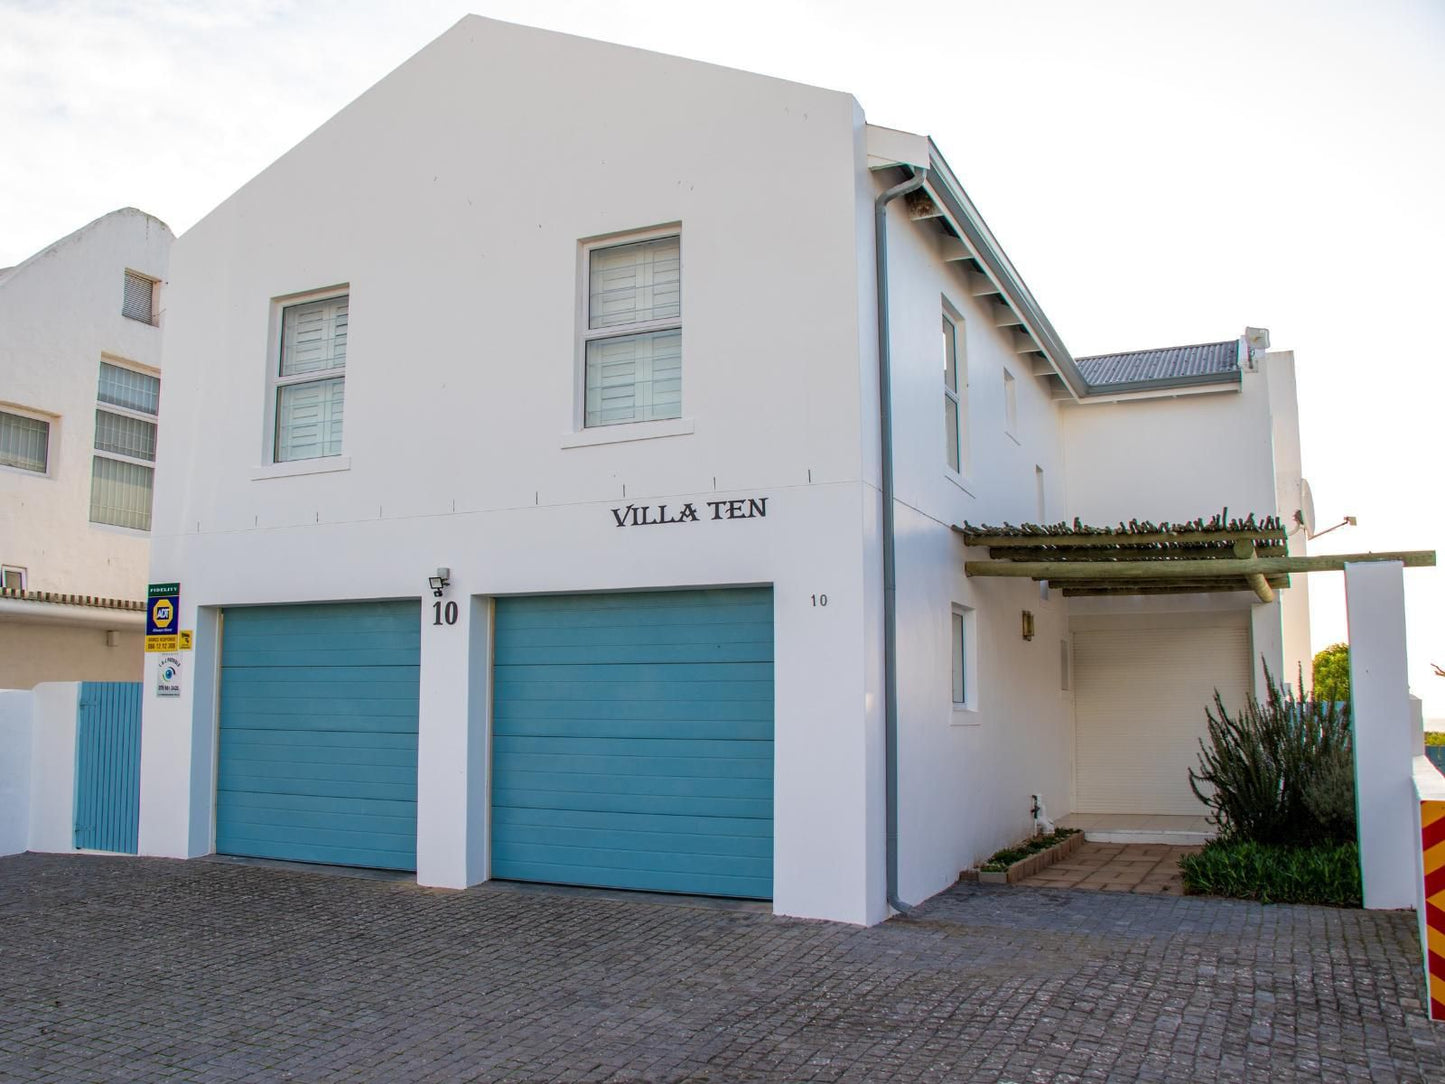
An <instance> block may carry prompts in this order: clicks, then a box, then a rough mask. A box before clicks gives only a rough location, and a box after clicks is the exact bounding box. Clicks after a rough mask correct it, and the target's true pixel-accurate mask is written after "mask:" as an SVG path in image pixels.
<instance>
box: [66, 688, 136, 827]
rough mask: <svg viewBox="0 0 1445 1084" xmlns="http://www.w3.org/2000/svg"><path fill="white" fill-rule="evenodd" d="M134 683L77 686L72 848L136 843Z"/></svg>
mask: <svg viewBox="0 0 1445 1084" xmlns="http://www.w3.org/2000/svg"><path fill="white" fill-rule="evenodd" d="M140 688H141V687H140V682H138V681H83V682H81V683H80V702H79V706H78V708H77V711H76V718H75V846H76V849H77V850H91V851H116V852H119V853H121V854H135V853H136V852H137V851H138V850H139V842H140Z"/></svg>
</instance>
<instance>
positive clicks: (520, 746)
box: [492, 734, 773, 766]
mask: <svg viewBox="0 0 1445 1084" xmlns="http://www.w3.org/2000/svg"><path fill="white" fill-rule="evenodd" d="M492 752H493V755H494V756H503V755H507V756H528V755H531V756H556V755H559V754H562V753H564V752H565V753H566V754H570V755H573V756H577V757H589V756H597V757H647V758H653V757H674V758H675V757H677V756H678V755H679V754H683V755H685V756H687V757H688V758H690V759H692V760H699V761H704V762H705V761H706V760H708V759H710V758H713V757H722V758H746V759H752V760H756V761H759V762H760V763H761V764H763V765H764V766H767V765H771V764H772V761H773V743H772V742H771V741H768V740H766V739H763V740H759V741H745V740H740V739H739V740H710V739H707V738H694V737H691V736H689V739H688V740H686V741H679V740H676V735H673V736H671V737H667V738H639V737H630V736H629V737H606V736H600V735H586V736H581V735H578V736H573V737H568V738H566V739H560V738H557V737H554V736H550V735H530V734H507V735H505V736H500V737H497V738H496V739H494V740H493V742H492Z"/></svg>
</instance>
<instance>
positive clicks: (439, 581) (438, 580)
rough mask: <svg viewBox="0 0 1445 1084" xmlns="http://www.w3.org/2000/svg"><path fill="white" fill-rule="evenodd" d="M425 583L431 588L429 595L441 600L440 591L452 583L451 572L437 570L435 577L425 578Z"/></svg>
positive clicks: (449, 570)
mask: <svg viewBox="0 0 1445 1084" xmlns="http://www.w3.org/2000/svg"><path fill="white" fill-rule="evenodd" d="M426 582H427V586H429V587H430V588H431V593H432V594H433V595H435V596H436V597H437V598H441V597H442V591H443V590H445V589H446V588H447V587H448V586H449V585H450V584H451V582H452V570H451V569H449V568H439V569H437V574H436V575H435V576H428V577H427V578H426Z"/></svg>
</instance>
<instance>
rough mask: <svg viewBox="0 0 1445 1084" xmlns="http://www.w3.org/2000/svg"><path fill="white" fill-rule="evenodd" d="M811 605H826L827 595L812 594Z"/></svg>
mask: <svg viewBox="0 0 1445 1084" xmlns="http://www.w3.org/2000/svg"><path fill="white" fill-rule="evenodd" d="M813 605H814V606H826V605H828V596H827V595H814V596H813Z"/></svg>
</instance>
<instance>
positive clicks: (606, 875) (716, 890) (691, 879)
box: [506, 854, 772, 899]
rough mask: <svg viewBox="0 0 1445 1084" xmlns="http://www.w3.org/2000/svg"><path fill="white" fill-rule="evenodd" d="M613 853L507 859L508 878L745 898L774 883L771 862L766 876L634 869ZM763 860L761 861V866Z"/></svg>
mask: <svg viewBox="0 0 1445 1084" xmlns="http://www.w3.org/2000/svg"><path fill="white" fill-rule="evenodd" d="M611 857H612V856H610V855H601V856H598V859H597V863H598V864H596V865H586V864H583V863H581V862H579V861H578V860H577V858H578V856H576V855H570V854H569V855H567V856H566V859H567V860H566V861H558V862H542V861H539V860H535V859H532V858H523V857H517V858H511V859H509V860H507V862H506V866H507V869H508V874H507V876H508V879H509V880H514V881H539V882H542V883H545V884H580V885H589V886H592V887H596V888H622V889H627V890H629V891H632V892H683V893H688V894H692V895H699V896H734V897H741V898H744V899H765V898H767V897H766V896H760V895H759V894H758V893H759V885H760V884H762V883H765V882H766V883H767V884H771V883H772V876H771V874H772V870H771V863H767V865H768V866H769V869H768V873H767V875H766V876H764V875H762V874H759V875H757V876H753V875H751V874H725V873H718V872H715V871H713V872H703V871H696V870H695V871H690V872H686V873H680V872H676V871H658V870H650V869H634V868H631V867H628V866H618V865H609V864H607V863H608V862H609V861H610V859H611ZM761 865H763V863H759V866H761Z"/></svg>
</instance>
